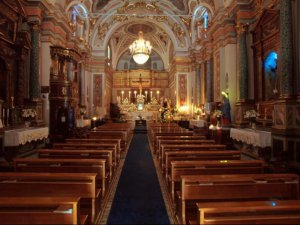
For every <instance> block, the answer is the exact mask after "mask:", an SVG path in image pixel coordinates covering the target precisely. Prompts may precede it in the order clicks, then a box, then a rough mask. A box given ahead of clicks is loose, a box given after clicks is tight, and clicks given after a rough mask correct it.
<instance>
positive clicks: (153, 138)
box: [149, 131, 194, 146]
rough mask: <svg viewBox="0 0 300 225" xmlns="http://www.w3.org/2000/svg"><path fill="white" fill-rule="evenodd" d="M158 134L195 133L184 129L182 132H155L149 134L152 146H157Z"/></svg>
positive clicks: (183, 134)
mask: <svg viewBox="0 0 300 225" xmlns="http://www.w3.org/2000/svg"><path fill="white" fill-rule="evenodd" d="M157 136H194V133H193V132H191V131H182V132H178V131H177V132H172V133H171V132H155V133H153V134H151V135H149V138H150V142H151V143H152V146H157V143H156V137H157Z"/></svg>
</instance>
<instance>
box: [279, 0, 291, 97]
mask: <svg viewBox="0 0 300 225" xmlns="http://www.w3.org/2000/svg"><path fill="white" fill-rule="evenodd" d="M293 66H294V65H293V33H292V8H291V1H290V0H281V3H280V97H281V98H288V97H291V96H292V95H293Z"/></svg>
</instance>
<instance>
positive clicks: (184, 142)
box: [156, 139, 215, 155]
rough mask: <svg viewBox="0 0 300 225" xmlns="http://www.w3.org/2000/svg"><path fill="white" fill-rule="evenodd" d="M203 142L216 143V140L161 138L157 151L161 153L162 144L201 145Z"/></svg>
mask: <svg viewBox="0 0 300 225" xmlns="http://www.w3.org/2000/svg"><path fill="white" fill-rule="evenodd" d="M201 144H215V141H214V140H208V139H202V140H201V139H200V140H199V139H198V140H182V139H173V140H163V139H161V140H159V142H158V149H157V150H156V153H157V154H158V155H159V154H160V152H161V146H162V145H201Z"/></svg>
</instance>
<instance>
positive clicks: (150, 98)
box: [150, 91, 152, 99]
mask: <svg viewBox="0 0 300 225" xmlns="http://www.w3.org/2000/svg"><path fill="white" fill-rule="evenodd" d="M150 99H152V91H150Z"/></svg>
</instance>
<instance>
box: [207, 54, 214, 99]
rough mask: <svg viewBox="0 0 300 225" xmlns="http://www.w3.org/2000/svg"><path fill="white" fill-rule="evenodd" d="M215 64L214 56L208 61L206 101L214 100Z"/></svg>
mask: <svg viewBox="0 0 300 225" xmlns="http://www.w3.org/2000/svg"><path fill="white" fill-rule="evenodd" d="M212 82H213V64H212V58H210V59H208V60H207V61H206V103H210V102H213V91H212V89H213V85H212Z"/></svg>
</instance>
